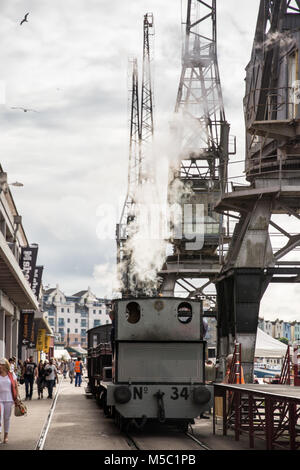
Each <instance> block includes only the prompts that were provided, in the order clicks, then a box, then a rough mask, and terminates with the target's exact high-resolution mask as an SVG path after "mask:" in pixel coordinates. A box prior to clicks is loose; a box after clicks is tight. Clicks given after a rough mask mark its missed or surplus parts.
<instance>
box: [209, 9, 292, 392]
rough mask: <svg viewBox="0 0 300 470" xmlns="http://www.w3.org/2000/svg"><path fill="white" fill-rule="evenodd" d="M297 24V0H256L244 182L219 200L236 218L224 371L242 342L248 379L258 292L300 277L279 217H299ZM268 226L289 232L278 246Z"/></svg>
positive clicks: (227, 277)
mask: <svg viewBox="0 0 300 470" xmlns="http://www.w3.org/2000/svg"><path fill="white" fill-rule="evenodd" d="M299 30H300V2H299V1H297V0H261V2H260V7H259V13H258V20H257V26H256V31H255V38H254V44H253V50H252V56H251V60H250V63H249V65H248V66H247V68H246V94H245V98H244V112H245V123H246V162H245V164H246V165H245V173H246V179H247V180H248V182H249V187H243V188H242V190H241V188H239V187H233V191H232V192H230V193H227V194H225V195H224V197H223V198H222V200H221V201H220V203H219V204H218V205H217V207H216V210H217V211H218V212H220V213H225V212H228V211H231V212H235V213H238V215H237V214H235V217H236V218H237V219H239V220H238V222H237V224H236V226H235V230H234V233H233V236H232V243H231V244H230V248H229V251H228V255H227V258H226V261H225V264H224V266H223V269H222V272H221V275H220V276H219V278H218V282H217V293H218V308H219V311H218V328H219V348H218V349H219V352H218V355H219V359H220V363H221V365H222V367H223V373H224V370H225V357H226V355H227V354H228V353H232V351H233V348H234V342H235V341H236V342H238V343H240V344H241V345H242V351H243V353H242V357H243V368H244V375H245V380H246V381H247V382H249V383H251V382H252V380H253V362H254V353H255V343H256V331H257V325H258V315H259V308H260V302H261V299H262V296H263V295H264V293H265V291H266V289H267V287H268V285H269V284H270V283H297V282H300V269H299V264H300V263H299V261H296V260H295V255H293V254H292V250H293V249H294V248H295V247H297V246H299V245H300V234H299V233H298V234H290V233H289V231H288V228H287V227H288V225H287V226H286V225H285V226H284V227H282V223H281V222H280V221H279V220H278V216H280V217H281V218H282V217H283V216H284V215H289V216H293V217H295V220H299V219H300V215H299V213H300V198H299V195H300V150H299V149H300V106H299V102H300V101H299V49H300V37H299ZM274 217H275V219H276V220H274ZM272 218H273V220H272ZM270 227H272V228H273V229H275V230H276V233H279V234H281V236H283V237H286V243H285V245H283V246H282V247H281V248H280V249H276V248H275V247H274V246H273V245H272V239H271V236H270ZM286 255H289V257H288V258H285V257H286ZM284 258H285V259H284ZM293 258H294V259H293Z"/></svg>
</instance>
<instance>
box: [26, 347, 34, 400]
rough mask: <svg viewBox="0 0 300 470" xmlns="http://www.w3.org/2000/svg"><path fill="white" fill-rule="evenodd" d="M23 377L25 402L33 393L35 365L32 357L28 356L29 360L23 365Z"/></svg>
mask: <svg viewBox="0 0 300 470" xmlns="http://www.w3.org/2000/svg"><path fill="white" fill-rule="evenodd" d="M23 376H24V380H25V390H26V398H25V400H31V399H32V393H33V384H34V379H35V377H37V365H36V363H35V362H33V356H30V357H29V359H28V360H27V361H26V362H25V363H24V367H23Z"/></svg>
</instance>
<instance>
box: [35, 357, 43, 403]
mask: <svg viewBox="0 0 300 470" xmlns="http://www.w3.org/2000/svg"><path fill="white" fill-rule="evenodd" d="M36 384H37V389H38V400H40V399H41V398H43V391H44V387H45V366H44V363H43V361H40V362H39V365H38V370H37V379H36Z"/></svg>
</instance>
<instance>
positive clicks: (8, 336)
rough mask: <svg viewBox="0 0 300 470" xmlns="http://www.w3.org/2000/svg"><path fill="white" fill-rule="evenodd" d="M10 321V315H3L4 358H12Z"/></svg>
mask: <svg viewBox="0 0 300 470" xmlns="http://www.w3.org/2000/svg"><path fill="white" fill-rule="evenodd" d="M12 319H13V317H12V316H11V315H5V357H6V359H9V358H10V357H11V356H12Z"/></svg>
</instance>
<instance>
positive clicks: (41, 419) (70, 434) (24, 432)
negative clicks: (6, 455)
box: [0, 376, 130, 450]
mask: <svg viewBox="0 0 300 470" xmlns="http://www.w3.org/2000/svg"><path fill="white" fill-rule="evenodd" d="M59 377H60V380H61V386H60V391H59V395H58V399H57V402H56V407H55V411H54V414H53V416H52V419H51V424H50V427H49V431H48V433H47V437H46V440H45V444H44V449H45V450H101V449H105V450H106V449H112V450H114V449H119V450H129V449H130V447H129V445H128V444H127V442H126V440H125V439H124V437H123V436H122V435H120V432H119V430H118V429H117V428H116V426H115V425H114V423H113V421H112V420H110V419H107V418H105V417H104V416H103V411H102V410H101V409H100V408H99V407H98V406H97V404H96V402H95V400H94V399H87V398H86V396H85V393H84V387H85V385H86V384H85V383H83V384H82V385H81V387H75V386H74V382H73V384H72V385H71V384H70V382H69V379H68V378H67V379H63V378H62V376H59ZM56 387H57V386H56ZM56 390H57V388H54V390H53V397H54V396H55V392H56ZM44 392H45V393H44V397H45V396H47V391H46V390H45V391H44ZM20 395H21V398H23V397H24V396H25V387H24V385H23V386H22V385H21V386H20ZM25 403H26V406H27V409H28V413H27V416H24V417H23V416H22V417H15V416H14V415H13V413H12V417H11V423H10V431H9V436H8V438H9V442H8V444H0V450H34V449H35V448H36V444H37V442H38V440H39V438H40V435H41V432H42V429H43V427H44V425H45V423H46V420H47V418H48V415H49V411H50V407H51V405H52V400H50V399H47V398H44V399H43V400H38V398H37V389H36V385H34V392H33V397H32V400H30V401H26V402H25ZM2 438H3V433H2Z"/></svg>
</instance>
